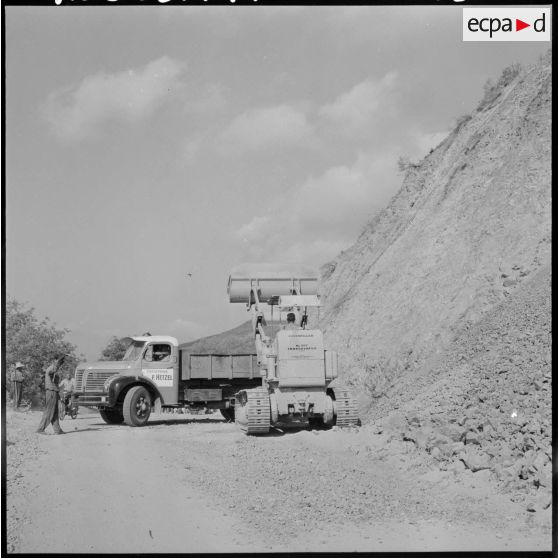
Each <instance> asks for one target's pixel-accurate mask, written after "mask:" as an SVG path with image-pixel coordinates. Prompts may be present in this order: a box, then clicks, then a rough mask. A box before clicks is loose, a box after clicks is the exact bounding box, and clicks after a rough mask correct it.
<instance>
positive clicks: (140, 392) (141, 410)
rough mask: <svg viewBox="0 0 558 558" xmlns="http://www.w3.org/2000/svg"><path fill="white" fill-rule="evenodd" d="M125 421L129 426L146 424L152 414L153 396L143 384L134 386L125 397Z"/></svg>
mask: <svg viewBox="0 0 558 558" xmlns="http://www.w3.org/2000/svg"><path fill="white" fill-rule="evenodd" d="M122 410H123V411H124V422H125V423H126V424H127V425H128V426H145V425H146V424H147V421H148V420H149V415H150V414H151V396H150V395H149V392H148V391H147V389H145V388H144V387H143V386H134V387H133V388H131V389H130V390H129V391H128V393H127V394H126V397H125V398H124V406H123V409H122Z"/></svg>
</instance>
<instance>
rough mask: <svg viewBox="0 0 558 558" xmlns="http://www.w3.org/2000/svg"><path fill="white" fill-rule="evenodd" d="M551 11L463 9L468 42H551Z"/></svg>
mask: <svg viewBox="0 0 558 558" xmlns="http://www.w3.org/2000/svg"><path fill="white" fill-rule="evenodd" d="M550 24H551V16H550V8H514V7H511V8H463V40H464V41H550Z"/></svg>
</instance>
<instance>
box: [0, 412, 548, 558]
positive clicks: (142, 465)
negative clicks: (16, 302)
mask: <svg viewBox="0 0 558 558" xmlns="http://www.w3.org/2000/svg"><path fill="white" fill-rule="evenodd" d="M39 417H40V414H39V413H36V412H27V413H21V412H19V413H16V412H12V411H7V415H6V426H7V429H6V440H7V471H6V472H7V510H6V511H7V526H8V541H7V542H8V552H41V553H42V552H53V553H57V552H75V553H88V552H96V553H115V552H132V553H136V552H182V553H184V552H286V551H288V552H294V551H314V552H320V551H322V552H323V551H436V550H550V548H551V529H550V520H551V517H550V510H548V513H547V514H538V515H536V516H535V515H533V514H530V513H529V512H527V511H525V509H524V507H522V506H519V505H516V504H514V503H513V502H511V501H510V499H509V497H506V496H505V495H501V494H496V493H495V492H494V491H493V489H492V487H491V486H490V484H489V483H488V482H487V480H486V479H485V478H483V476H482V475H473V474H469V475H467V474H461V473H460V474H458V473H457V472H452V471H440V470H439V469H438V467H437V466H436V465H435V464H434V463H432V462H430V461H429V457H428V456H427V455H425V454H424V453H421V452H418V451H417V450H416V449H415V447H414V445H413V444H412V443H411V444H409V443H406V442H400V441H396V440H393V439H392V440H390V439H389V438H388V437H386V436H384V435H383V434H379V433H378V431H377V429H375V428H374V426H373V425H369V426H366V427H361V428H359V429H351V430H346V431H336V430H331V431H301V432H290V433H284V434H281V433H279V432H275V433H273V434H272V435H269V436H266V437H246V436H244V435H243V434H241V433H239V432H238V431H237V430H236V427H235V425H234V424H226V423H225V422H223V421H222V420H221V419H220V417H219V416H218V415H216V414H214V415H199V416H194V415H168V414H162V415H154V416H153V417H152V419H151V420H150V423H149V424H148V426H147V427H145V428H129V427H127V426H109V425H106V424H105V423H104V422H103V421H102V420H101V418H100V417H99V415H98V414H94V413H89V412H88V411H87V410H82V411H81V414H80V415H79V416H78V418H77V419H76V420H68V419H67V420H65V421H64V422H63V423H62V426H63V428H64V429H65V430H66V431H67V432H68V434H67V435H65V436H54V435H52V436H38V435H36V434H35V433H34V430H35V428H36V425H37V423H38V420H39ZM169 417H171V418H169ZM47 509H50V510H51V512H50V513H49V514H48V515H47V514H46V513H45V510H47Z"/></svg>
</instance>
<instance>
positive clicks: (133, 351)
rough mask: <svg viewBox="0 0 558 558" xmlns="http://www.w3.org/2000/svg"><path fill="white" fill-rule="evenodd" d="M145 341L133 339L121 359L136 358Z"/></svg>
mask: <svg viewBox="0 0 558 558" xmlns="http://www.w3.org/2000/svg"><path fill="white" fill-rule="evenodd" d="M144 345H145V341H133V342H132V343H131V344H130V346H129V347H128V348H127V349H126V352H125V353H124V356H123V357H122V360H136V359H137V358H139V356H140V354H141V350H142V349H143V346H144Z"/></svg>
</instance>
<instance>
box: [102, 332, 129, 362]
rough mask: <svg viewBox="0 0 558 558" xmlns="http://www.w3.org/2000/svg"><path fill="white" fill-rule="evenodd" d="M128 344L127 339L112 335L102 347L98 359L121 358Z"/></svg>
mask: <svg viewBox="0 0 558 558" xmlns="http://www.w3.org/2000/svg"><path fill="white" fill-rule="evenodd" d="M129 345H130V342H129V341H126V340H124V339H119V338H118V337H116V336H112V337H111V338H110V341H109V342H108V344H107V346H106V347H105V348H104V349H103V352H102V353H101V354H102V356H101V358H100V359H99V360H122V357H123V356H124V353H125V352H126V349H127V348H128V346H129Z"/></svg>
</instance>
